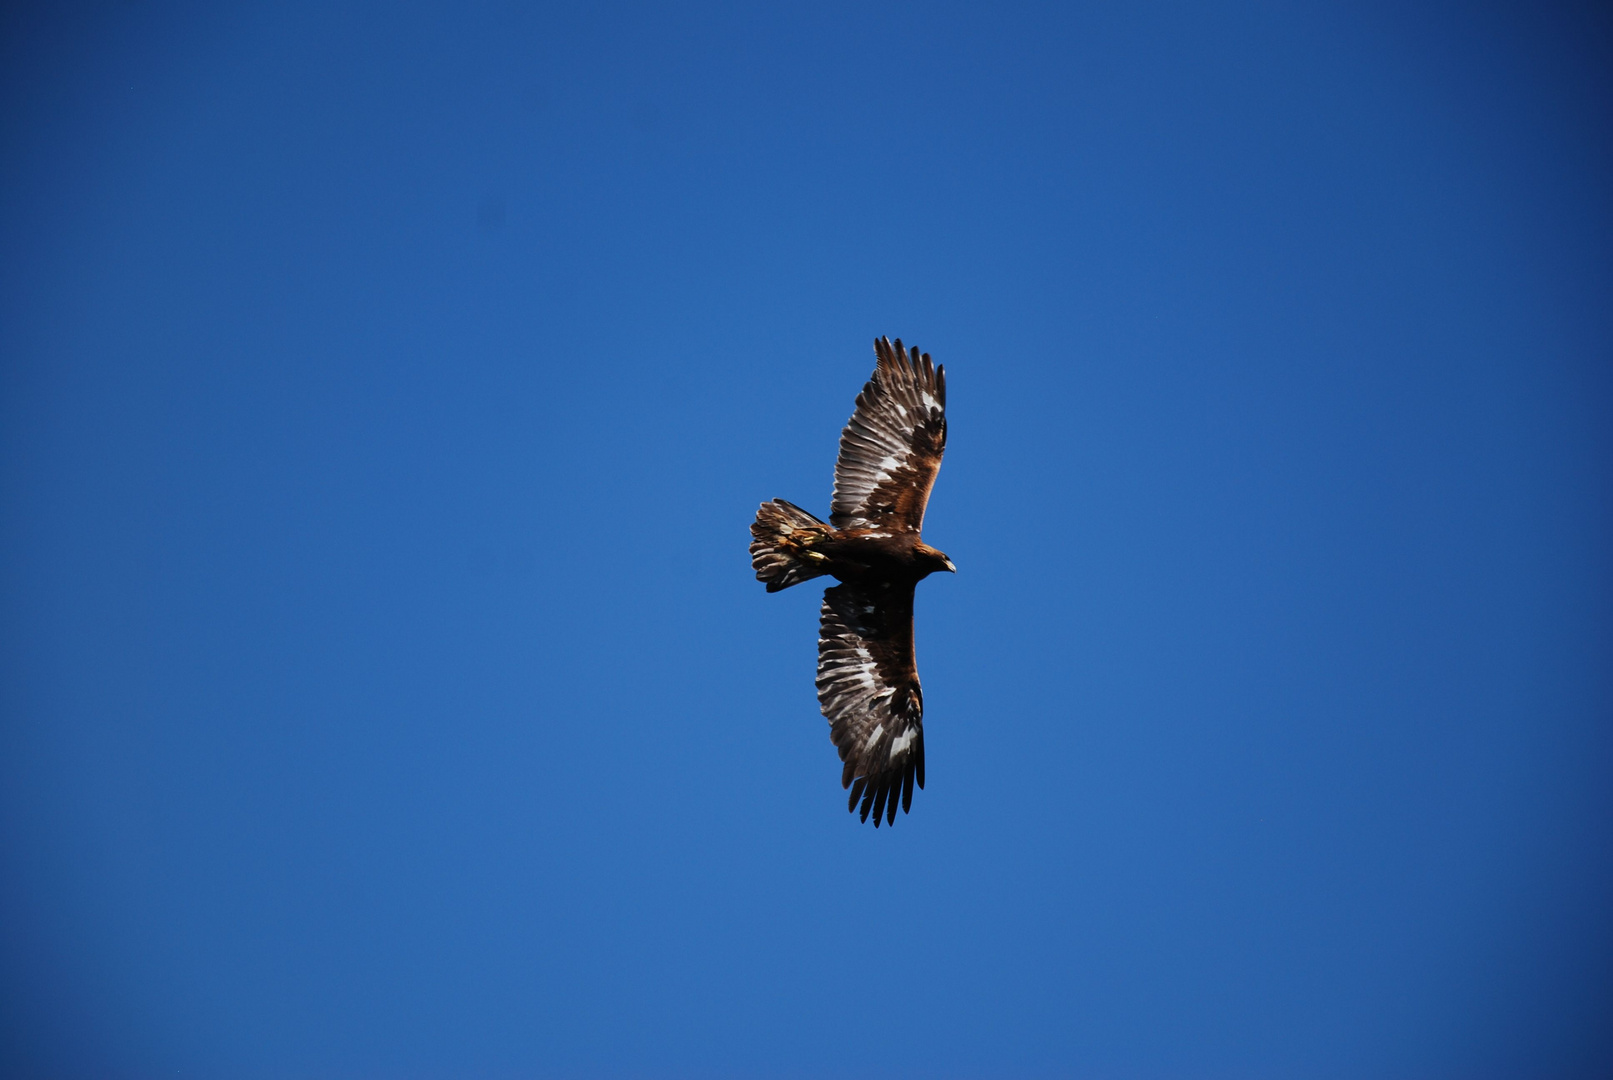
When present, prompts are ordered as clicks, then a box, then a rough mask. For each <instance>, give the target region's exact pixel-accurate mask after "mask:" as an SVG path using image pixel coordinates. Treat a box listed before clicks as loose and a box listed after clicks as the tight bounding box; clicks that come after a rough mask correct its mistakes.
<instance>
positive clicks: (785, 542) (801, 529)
mask: <svg viewBox="0 0 1613 1080" xmlns="http://www.w3.org/2000/svg"><path fill="white" fill-rule="evenodd" d="M829 531H830V530H829V526H828V524H826V523H825V522H822V521H819V520H818V519H817V518H815V517H813V516H812V515H811V514H809V513H807V512H806V511H805V510H803V509H801V508H800V507H799V506H796V505H795V504H794V503H792V502H785V501H784V500H783V499H774V500H773V501H772V502H765V503H763V504H762V508H761V509H760V510H758V511H756V520H755V521H754V522H752V523H751V527H750V534H751V536H753V537H755V539H753V540H752V541H751V545H750V564H751V568H752V569H754V570H755V571H756V580H757V581H765V582H767V591H768V592H778V591H779V590H780V589H788V588H789V587H790V586H791V585H799V584H800V583H801V582H803V581H810V580H811V579H813V578H815V577H822V576H823V575H824V574H825V573H827V572H828V571H827V570H823V569H819V568H820V567H821V566H823V565H824V563H825V562H826V560H825V558H824V556H822V555H820V554H819V553H817V552H816V551H813V550H812V545H813V544H814V543H815V542H817V541H818V540H819V539H821V538H823V537H825V536H827V535H829Z"/></svg>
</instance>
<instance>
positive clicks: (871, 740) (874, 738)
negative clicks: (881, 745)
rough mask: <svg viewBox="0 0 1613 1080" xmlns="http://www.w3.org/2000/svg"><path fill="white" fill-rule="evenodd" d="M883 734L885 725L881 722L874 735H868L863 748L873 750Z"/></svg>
mask: <svg viewBox="0 0 1613 1080" xmlns="http://www.w3.org/2000/svg"><path fill="white" fill-rule="evenodd" d="M883 734H885V725H884V724H881V725H879V726H878V727H877V728H875V729H874V733H873V734H872V735H870V736H868V741H867V742H865V743H863V749H864V750H872V749H873V748H874V744H875V743H877V742H878V741H879V737H880V736H881V735H883Z"/></svg>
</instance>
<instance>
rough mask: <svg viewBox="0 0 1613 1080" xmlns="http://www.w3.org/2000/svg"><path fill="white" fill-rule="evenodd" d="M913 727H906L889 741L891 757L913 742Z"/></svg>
mask: <svg viewBox="0 0 1613 1080" xmlns="http://www.w3.org/2000/svg"><path fill="white" fill-rule="evenodd" d="M913 734H914V732H913V729H912V728H907V729H906V730H904V731H903V732H902V734H901V736H900V737H899V738H897V739H896V740H895V741H893V742H892V743H891V757H895V756H896V755H897V754H900V753H901V752H902V751H903V750H906V749H907V748H908V747H909V746H911V745H912V744H913Z"/></svg>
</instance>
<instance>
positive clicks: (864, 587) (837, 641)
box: [750, 338, 955, 828]
mask: <svg viewBox="0 0 1613 1080" xmlns="http://www.w3.org/2000/svg"><path fill="white" fill-rule="evenodd" d="M874 355H875V357H876V358H877V363H876V365H875V368H874V375H873V378H871V379H870V380H869V381H868V385H866V386H864V387H863V390H862V393H860V394H858V395H857V408H856V411H855V412H853V413H852V414H851V420H850V422H849V423H847V424H846V428H845V430H844V431H842V432H841V433H840V457H839V459H838V460H837V461H836V462H835V487H834V498H833V500H832V501H831V502H830V504H829V511H830V512H829V521H828V522H824V521H820V520H818V519H817V518H815V517H813V516H812V515H811V514H809V513H807V512H806V511H805V510H802V509H801V508H800V507H799V506H796V505H795V504H794V503H789V502H786V501H784V500H783V499H774V500H773V501H772V502H767V503H763V504H762V508H761V509H760V510H759V511H757V514H756V521H755V522H754V523H753V524H752V525H751V527H750V530H751V536H752V537H753V539H752V540H751V546H750V553H751V566H752V567H753V568H754V569H755V570H756V577H757V580H759V581H764V582H766V583H767V591H768V592H777V591H779V590H780V589H787V588H789V587H790V586H791V585H798V584H800V583H801V582H803V581H808V580H810V579H812V578H815V577H822V576H823V575H825V574H828V575H832V576H833V577H835V578H838V579H839V580H840V582H841V584H839V585H835V586H832V587H830V588H829V589H826V590H825V591H824V594H823V610H822V612H821V614H820V616H819V631H818V703H819V704H820V705H821V706H822V707H823V715H824V716H825V717H827V718H828V720H829V738H830V740H831V741H832V742H833V743H834V745H835V747H836V749H838V750H839V752H840V760H841V761H842V762H844V763H845V765H844V767H843V768H842V770H841V773H840V784H841V786H842V787H846V788H850V789H851V800H850V803H849V807H848V808H849V809H851V810H853V811H855V810H857V809H858V807H859V804H860V805H861V812H862V820H863V821H867V820H868V814H869V812H870V811H872V812H873V815H874V826H875V828H878V826H879V824H880V820H881V818H883V819H884V820H885V821H886V822H887V823H889V824H894V823H895V821H896V804H897V801H898V799H900V801H901V804H902V810H903V812H904V813H905V812H906V811H907V810H908V808H909V807H910V806H911V805H912V802H913V785H914V783H915V782H916V783H917V784H918V786H919V787H921V788H922V787H923V786H924V694H923V692H922V691H921V690H920V689H919V676H918V668H917V666H916V664H915V662H914V658H913V590H914V587H915V586H916V585H917V584H918V583H919V582H920V581H922V580H923V579H924V578H925V577H928V576H929V575H930V574H932V573H934V572H935V571H937V570H954V569H955V568H954V567H953V565H952V561H951V560H950V559H948V558H947V557H946V556H945V555H944V554H942V553H941V552H939V551H937V550H936V549H935V548H933V547H930V546H929V545H928V544H926V543H924V541H923V540H922V539H920V537H919V530H920V528H921V527H922V526H923V524H924V507H925V505H926V504H927V503H928V502H929V499H930V489H931V488H933V487H934V486H935V476H936V473H937V472H939V471H940V469H941V455H942V453H943V452H944V451H945V450H946V443H947V418H946V401H947V384H946V371H945V369H944V368H941V367H937V366H935V365H933V364H932V363H931V362H930V357H929V355H928V354H927V353H920V352H919V351H918V350H917V349H913V350H912V351H911V353H909V352H906V351H904V350H903V348H902V342H901V339H900V338H898V339H897V340H896V342H895V344H892V343H891V342H890V341H889V340H887V339H885V338H880V339H879V340H878V341H876V342H874Z"/></svg>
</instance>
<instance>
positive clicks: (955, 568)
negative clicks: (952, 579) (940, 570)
mask: <svg viewBox="0 0 1613 1080" xmlns="http://www.w3.org/2000/svg"><path fill="white" fill-rule="evenodd" d="M942 561H943V562H945V563H946V564H947V570H949V571H950V572H952V573H954V574H956V573H957V572H958V568H957V567H956V566H953V565H952V560H951V559H943V560H942Z"/></svg>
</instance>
